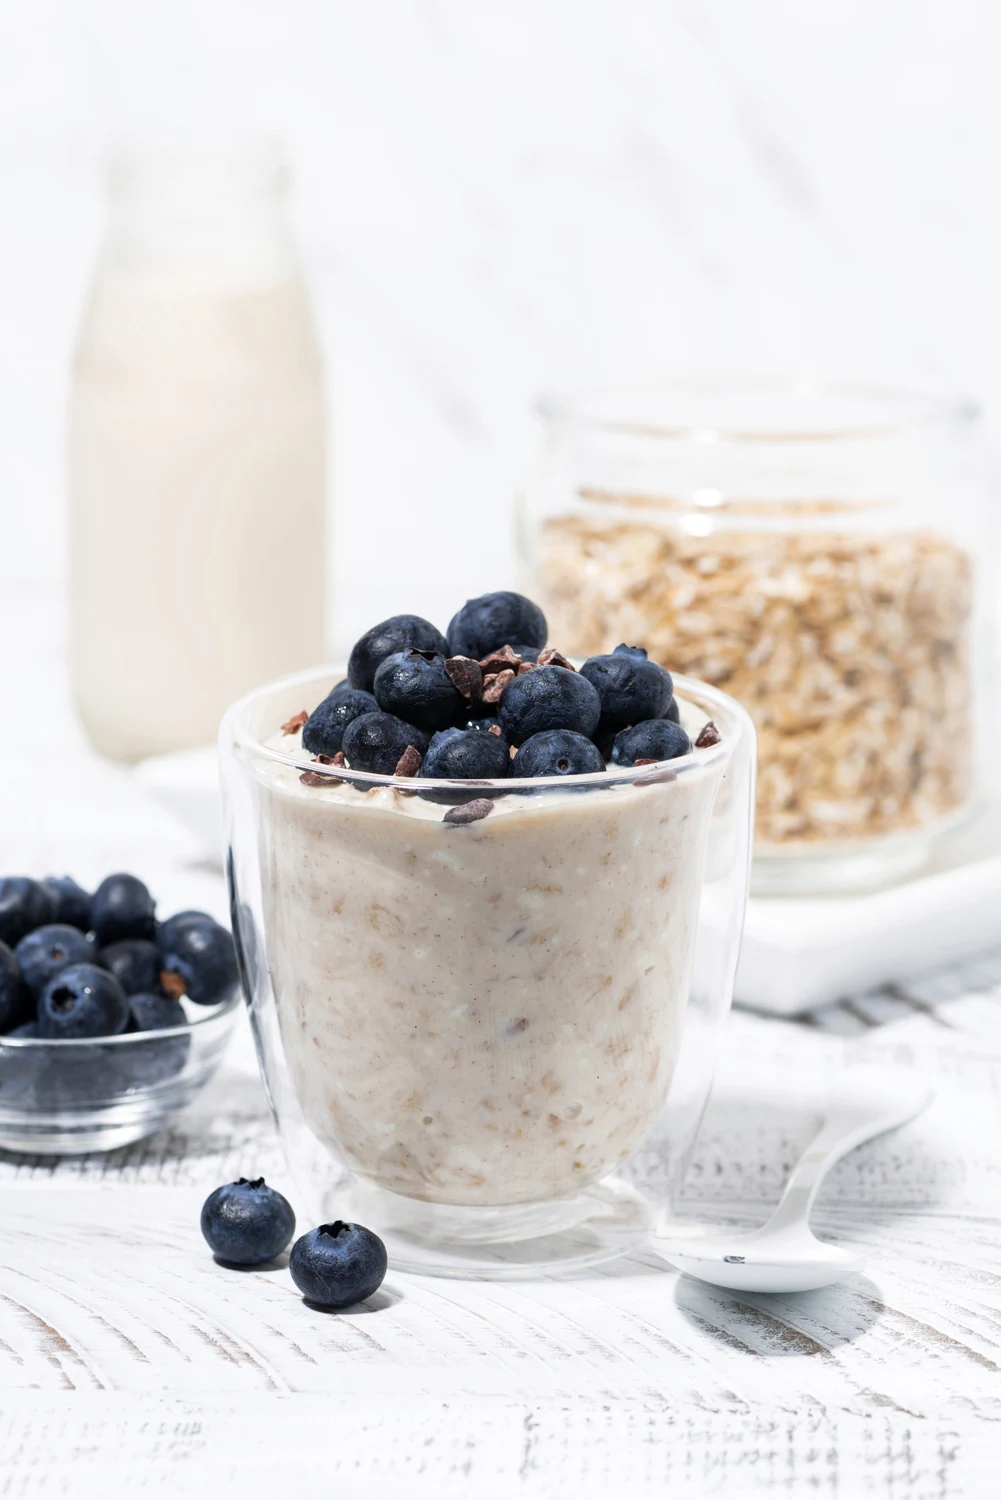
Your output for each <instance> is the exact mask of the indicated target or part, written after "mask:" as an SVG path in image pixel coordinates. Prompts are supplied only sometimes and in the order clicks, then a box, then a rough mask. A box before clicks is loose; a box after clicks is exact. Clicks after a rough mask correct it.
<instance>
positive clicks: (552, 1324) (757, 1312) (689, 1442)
mask: <svg viewBox="0 0 1001 1500" xmlns="http://www.w3.org/2000/svg"><path fill="white" fill-rule="evenodd" d="M978 973H981V971H980V970H976V971H971V972H970V973H969V974H968V975H967V977H966V981H965V982H957V976H956V975H955V974H954V975H952V976H945V977H937V978H933V979H932V980H929V981H928V983H927V985H926V986H925V987H924V992H925V993H926V995H927V1008H918V1009H915V1008H914V1007H908V1008H907V1009H906V1012H905V1013H904V1014H903V1018H899V1016H900V1013H899V1012H895V1013H894V1016H893V1018H891V1019H888V1020H887V1021H885V1022H882V1023H881V1022H880V1021H879V1020H878V1019H876V1020H872V1021H870V1022H869V1023H868V1024H866V1025H865V1026H864V1028H863V1030H861V1031H858V1032H853V1033H852V1034H851V1035H848V1036H844V1035H838V1034H836V1032H835V1031H834V1030H833V1029H828V1028H826V1027H825V1026H823V1025H822V1024H819V1023H818V1024H814V1025H800V1026H796V1025H790V1024H788V1023H784V1022H779V1021H771V1020H765V1019H762V1018H759V1017H755V1016H750V1015H745V1014H737V1015H735V1016H734V1017H733V1020H732V1024H731V1027H730V1032H729V1036H728V1042H727V1046H726V1049H725V1052H724V1056H723V1058H722V1060H721V1066H720V1078H719V1086H718V1089H717V1092H716V1096H715V1097H714V1101H713V1104H712V1106H711V1108H710V1111H709V1113H708V1115H707V1119H706V1122H705V1125H704V1128H703V1131H702V1135H701V1138H700V1142H699V1146H698V1150H697V1152H696V1157H695V1161H694V1162H693V1166H692V1170H691V1172H690V1174H689V1179H688V1184H687V1189H686V1192H687V1197H686V1201H685V1203H684V1204H683V1205H681V1211H682V1212H683V1213H684V1214H686V1215H689V1216H693V1217H700V1218H703V1219H711V1220H712V1221H714V1222H718V1223H724V1222H726V1223H734V1224H752V1223H755V1222H758V1221H760V1220H761V1219H762V1218H764V1216H765V1215H766V1213H767V1211H768V1207H769V1205H770V1204H772V1203H773V1202H774V1201H775V1200H776V1198H777V1197H778V1194H779V1192H780V1190H781V1185H782V1181H783V1179H784V1176H785V1174H786V1172H787V1171H788V1169H789V1166H790V1165H791V1163H792V1161H793V1160H794V1158H795V1156H796V1154H797V1153H798V1151H799V1150H800V1148H801V1147H802V1145H803V1144H804V1142H805V1140H806V1139H807V1137H808V1136H809V1134H810V1131H811V1129H812V1127H813V1124H814V1123H815V1120H816V1113H815V1112H816V1109H817V1100H818V1096H819V1093H820V1092H822V1088H823V1080H824V1079H825V1077H829V1076H832V1075H833V1073H834V1072H835V1071H836V1070H837V1069H838V1068H839V1067H840V1066H842V1065H843V1064H844V1063H845V1062H849V1061H854V1060H857V1059H861V1058H867V1059H880V1060H887V1061H893V1062H896V1063H899V1064H903V1065H906V1066H912V1067H915V1068H918V1069H920V1070H921V1071H922V1072H923V1073H925V1074H927V1075H928V1076H929V1077H930V1078H932V1080H933V1081H934V1083H935V1085H936V1089H937V1094H936V1099H935V1101H934V1103H933V1105H932V1106H931V1108H930V1109H929V1110H928V1111H927V1112H926V1114H925V1115H924V1116H923V1117H922V1118H921V1119H919V1120H918V1121H915V1122H913V1123H912V1124H911V1125H910V1126H908V1127H906V1128H905V1129H903V1130H901V1131H899V1132H896V1133H895V1134H893V1135H891V1136H889V1137H887V1138H885V1139H884V1140H881V1141H875V1142H871V1143H869V1144H868V1145H867V1146H865V1147H863V1148H861V1149H860V1150H858V1151H856V1152H854V1153H853V1154H852V1155H851V1156H850V1157H848V1158H846V1159H845V1160H844V1161H843V1162H842V1163H840V1164H839V1166H838V1167H837V1168H836V1169H835V1171H834V1172H833V1173H832V1174H831V1177H830V1178H829V1179H828V1182H827V1184H826V1186H825V1188H824V1190H823V1194H822V1197H821V1200H820V1203H819V1205H818V1209H817V1213H816V1216H815V1224H816V1227H817V1228H818V1230H819V1231H820V1232H821V1233H822V1234H826V1235H828V1236H830V1237H831V1238H833V1239H836V1240H841V1241H844V1242H845V1243H848V1244H852V1245H855V1246H858V1247H860V1248H861V1249H862V1250H863V1251H864V1253H865V1254H866V1255H867V1256H868V1258H869V1267H868V1270H867V1272H866V1274H865V1275H862V1276H859V1277H856V1278H854V1279H853V1280H852V1281H850V1282H848V1283H847V1284H845V1285H844V1286H842V1287H835V1288H830V1289H828V1290H826V1291H821V1292H813V1293H803V1294H800V1295H796V1296H788V1297H767V1296H761V1295H740V1296H738V1295H734V1294H731V1293H727V1292H722V1291H718V1290H716V1289H714V1288H710V1287H706V1286H702V1285H701V1284H699V1283H697V1282H694V1281H691V1280H689V1279H687V1278H683V1277H678V1276H677V1275H676V1274H675V1273H674V1272H673V1271H670V1270H667V1269H665V1268H664V1267H663V1265H662V1264H661V1263H660V1262H659V1260H658V1257H657V1256H656V1254H655V1252H653V1251H651V1252H648V1253H646V1254H644V1255H641V1256H638V1257H633V1258H630V1259H628V1260H625V1261H623V1262H621V1263H619V1264H617V1265H615V1266H612V1267H608V1268H605V1269H603V1270H601V1271H598V1272H591V1273H588V1274H586V1275H579V1276H573V1277H569V1276H568V1277H561V1278H552V1279H545V1280H542V1279H540V1280H539V1281H537V1282H528V1283H518V1284H517V1285H512V1286H503V1285H498V1284H490V1283H486V1284H476V1283H469V1282H447V1281H441V1280H434V1279H430V1278H427V1279H424V1278H419V1277H413V1276H405V1275H401V1274H399V1273H396V1272H394V1271H392V1270H391V1271H390V1275H389V1277H388V1278H387V1282H386V1284H385V1286H384V1287H383V1289H382V1290H381V1291H380V1292H379V1293H378V1294H377V1295H376V1296H375V1298H373V1299H372V1300H371V1301H370V1303H368V1304H366V1305H365V1306H363V1307H362V1308H359V1309H356V1310H353V1311H350V1312H348V1313H343V1314H337V1315H323V1314H319V1313H317V1312H315V1311H313V1310H311V1309H309V1308H307V1307H306V1306H305V1304H304V1303H303V1302H302V1301H301V1299H300V1298H299V1297H298V1295H297V1293H296V1292H295V1289H294V1287H293V1286H292V1284H291V1281H290V1278H289V1276H288V1272H287V1269H286V1268H285V1266H284V1264H279V1265H277V1266H275V1267H270V1268H267V1269H264V1270H260V1271H251V1272H239V1271H233V1270H227V1269H224V1268H222V1267H219V1266H217V1265H216V1264H215V1263H214V1262H213V1260H212V1259H211V1257H210V1256H209V1254H208V1253H207V1251H206V1249H205V1246H204V1244H203V1242H202V1240H201V1237H200V1234H199V1231H198V1226H197V1219H198V1209H199V1207H200V1204H201V1201H202V1199H203V1197H204V1196H205V1193H206V1192H207V1191H208V1189H209V1188H210V1187H212V1186H214V1185H215V1184H216V1183H218V1182H219V1181H221V1180H224V1179H226V1178H228V1177H232V1176H234V1175H238V1174H239V1173H241V1172H251V1171H253V1172H259V1171H263V1172H264V1173H265V1175H267V1176H269V1177H270V1178H271V1179H272V1180H274V1181H275V1182H276V1183H281V1182H282V1181H283V1178H284V1169H283V1164H282V1160H281V1155H280V1152H279V1149H278V1146H277V1142H276V1140H275V1137H274V1134H273V1131H272V1129H271V1124H270V1121H269V1119H268V1116H267V1112H266V1108H265V1104H264V1099H263V1094H262V1091H261V1089H260V1085H259V1083H258V1081H257V1078H256V1074H255V1071H254V1064H253V1058H252V1056H251V1054H250V1051H249V1041H248V1037H247V1035H246V1032H245V1031H241V1033H240V1035H239V1037H238V1039H237V1043H236V1046H235V1047H234V1049H233V1051H232V1053H231V1054H230V1057H229V1058H228V1060H227V1063H226V1066H225V1070H224V1073H223V1074H222V1075H220V1078H219V1080H218V1082H217V1084H216V1085H214V1086H213V1087H212V1088H211V1089H210V1090H209V1091H208V1092H207V1093H206V1095H203V1097H202V1098H201V1099H200V1100H199V1101H197V1102H196V1104H195V1105H193V1106H192V1108H191V1109H190V1110H189V1111H188V1113H187V1115H186V1116H185V1117H184V1119H183V1120H182V1121H181V1122H179V1123H178V1125H177V1127H176V1128H175V1129H174V1130H173V1131H170V1132H168V1133H166V1134H164V1135H163V1136H161V1137H158V1138H154V1139H152V1140H151V1141H148V1142H146V1143H142V1144H141V1145H138V1146H134V1147H131V1148H128V1149H126V1150H123V1151H121V1152H115V1153H111V1154H109V1155H107V1156H102V1157H98V1156H94V1157H83V1158H77V1159H75V1160H72V1159H67V1160H64V1161H60V1162H51V1161H44V1160H43V1159H40V1158H30V1157H5V1158H4V1159H3V1160H2V1161H0V1225H2V1226H3V1247H4V1256H3V1259H4V1269H3V1275H2V1278H0V1392H2V1393H3V1399H2V1403H0V1413H2V1416H0V1454H3V1455H4V1456H5V1460H6V1466H7V1477H6V1478H5V1479H4V1480H3V1482H2V1485H0V1495H3V1496H4V1497H6V1496H8V1495H10V1496H17V1495H35V1494H38V1495H41V1496H44V1495H47V1494H56V1493H59V1494H63V1493H68V1492H70V1491H69V1490H68V1489H67V1486H68V1485H70V1481H72V1484H71V1485H70V1488H71V1491H72V1493H73V1494H74V1496H76V1495H79V1496H82V1497H87V1496H89V1495H91V1494H93V1495H95V1496H96V1495H98V1494H100V1495H101V1496H102V1500H103V1497H104V1496H106V1495H108V1494H112V1495H117V1494H119V1493H121V1494H125V1493H129V1494H133V1493H134V1494H139V1495H150V1494H164V1495H172V1494H188V1493H191V1494H194V1493H202V1492H206V1493H207V1492H209V1489H210V1488H211V1490H212V1492H213V1493H215V1494H220V1495H224V1496H228V1495H230V1494H232V1495H234V1496H235V1495H237V1494H239V1495H241V1496H245V1497H254V1496H257V1495H261V1496H264V1495H265V1494H267V1495H269V1496H270V1495H272V1494H273V1493H274V1492H275V1491H274V1486H275V1484H276V1483H278V1482H279V1480H281V1482H282V1484H283V1485H286V1484H291V1483H294V1482H299V1481H301V1482H306V1481H308V1479H309V1478H310V1476H313V1475H315V1474H316V1473H318V1472H322V1474H323V1475H324V1477H325V1478H327V1479H329V1480H330V1481H331V1482H332V1483H333V1482H334V1481H338V1482H339V1481H344V1480H347V1479H350V1481H351V1487H352V1493H354V1494H362V1495H365V1496H368V1495H373V1496H376V1495H383V1494H385V1495H406V1496H409V1495H413V1496H415V1497H417V1500H420V1497H422V1496H423V1495H425V1494H427V1495H430V1494H432V1493H433V1494H435V1495H436V1496H439V1497H440V1496H442V1495H452V1494H456V1495H464V1494H468V1493H469V1492H470V1490H472V1489H474V1488H475V1489H476V1490H477V1491H479V1492H481V1493H482V1494H484V1495H486V1496H493V1495H498V1496H501V1495H508V1494H519V1495H520V1494H524V1495H534V1494H539V1495H545V1496H548V1495H554V1496H562V1495H564V1494H565V1495H571V1494H573V1495H585V1496H586V1495H590V1494H592V1493H593V1494H598V1493H599V1492H600V1493H602V1494H603V1495H607V1494H608V1493H609V1490H610V1489H611V1490H612V1492H613V1493H618V1492H621V1490H622V1488H623V1487H628V1488H630V1489H632V1490H637V1491H639V1492H640V1493H642V1494H651V1495H654V1494H658V1495H659V1494H662V1493H671V1494H672V1495H674V1494H681V1495H693V1496H695V1495H736V1496H742V1495H745V1494H746V1495H756V1494H769V1493H775V1494H780V1493H781V1494H786V1495H788V1494H793V1495H800V1494H802V1495H812V1494H823V1495H828V1496H833V1497H837V1500H852V1497H854V1496H856V1495H863V1494H874V1495H879V1496H883V1497H894V1500H895V1497H898V1496H908V1497H912V1496H917V1497H922V1500H924V1497H928V1500H932V1497H935V1500H939V1497H950V1500H951V1497H953V1496H957V1497H959V1496H963V1497H965V1496H976V1497H979V1496H981V1495H983V1496H985V1497H986V1496H988V1495H993V1494H994V1493H995V1486H994V1481H993V1479H992V1477H991V1473H992V1470H991V1454H992V1453H993V1452H994V1451H996V1445H997V1443H998V1441H999V1440H1001V1426H999V1424H1001V1256H999V1252H998V1246H999V1244H1001V1154H999V1149H998V1140H999V1133H998V1080H999V1066H1001V1006H999V1004H998V1000H999V998H1001V997H999V993H998V992H997V990H996V989H995V988H992V986H991V984H990V983H989V982H980V981H978V979H977V974H978ZM960 978H961V976H960ZM981 980H982V973H981Z"/></svg>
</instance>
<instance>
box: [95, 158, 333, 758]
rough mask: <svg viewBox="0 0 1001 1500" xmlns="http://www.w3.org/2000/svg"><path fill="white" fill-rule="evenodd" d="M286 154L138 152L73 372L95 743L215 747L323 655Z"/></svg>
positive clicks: (315, 415) (320, 567)
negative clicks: (260, 694)
mask: <svg viewBox="0 0 1001 1500" xmlns="http://www.w3.org/2000/svg"><path fill="white" fill-rule="evenodd" d="M287 186H288V174H287V170H286V166H285V162H284V159H283V157H282V155H281V153H280V151H279V150H278V149H277V148H273V147H268V146H266V145H263V144H254V145H244V146H239V147H230V148H227V149H224V150H214V151H213V150H204V151H196V150H192V151H185V150H175V149H152V148H131V147H130V148H125V149H121V150H119V151H117V152H116V153H115V154H114V156H113V158H112V161H111V164H110V172H109V195H108V225H107V234H106V237H105V241H104V244H103V247H102V249H101V253H100V257H99V260H98V265H97V269H96V273H95V276H94V279H93V283H92V286H91V290H90V296H89V301H88V305H87V309H86V313H85V316H84V320H83V327H82V330H81V334H80V340H79V346H78V349H77V354H76V360H75V365H74V370H73V378H72V392H71V403H70V438H69V464H70V471H69V509H70V517H69V522H70V524H69V577H70V621H69V626H70V628H69V654H70V673H71V679H72V686H73V691H74V695H75V699H76V703H77V707H78V709H79V712H80V715H81V718H82V720H83V723H84V726H85V728H86V730H87V733H88V734H89V736H90V738H91V740H92V741H93V743H94V745H95V746H96V748H97V749H98V750H99V751H101V752H102V753H103V754H105V755H109V756H112V757H114V758H116V759H119V760H126V761H129V760H138V759H140V758H141V757H143V756H146V755H153V754H158V753H162V752H167V751H171V750H179V749H183V748H186V747H190V746H196V745H207V744H210V743H212V742H213V741H214V739H215V736H216V732H217V730H218V725H219V720H220V718H221V716H222V713H223V710H224V709H225V708H226V706H227V705H228V704H229V703H231V702H232V701H233V700H234V699H236V698H238V697H240V696H241V694H243V693H245V692H246V691H247V690H248V689H249V688H251V687H253V686H254V685H255V684H256V683H259V682H267V681H270V680H271V679H273V678H274V677H276V676H279V675H281V674H282V673H285V672H288V671H291V670H295V669H296V668H300V667H304V666H308V665H310V664H311V663H313V662H315V661H317V660H321V659H322V657H323V646H324V509H325V507H324V411H323V387H322V373H321V366H320V358H319V353H318V349H317V344H316V339H315V336H314V330H313V323H312V318H311V314H310V308H309V303H308V300H307V295H306V288H305V285H304V283H303V280H302V276H301V274H300V272H299V268H298V264H297V260H296V255H295V249H294V245H293V242H292V238H291V235H290V231H289V228H288V226H287V224H286V221H285V212H284V210H285V198H286V193H287Z"/></svg>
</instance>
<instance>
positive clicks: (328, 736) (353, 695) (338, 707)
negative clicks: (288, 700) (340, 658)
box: [302, 682, 379, 756]
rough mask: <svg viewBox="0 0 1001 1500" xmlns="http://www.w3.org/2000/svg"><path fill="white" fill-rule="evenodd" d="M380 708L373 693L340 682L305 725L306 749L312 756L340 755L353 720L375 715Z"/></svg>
mask: <svg viewBox="0 0 1001 1500" xmlns="http://www.w3.org/2000/svg"><path fill="white" fill-rule="evenodd" d="M378 707H379V705H378V703H377V702H376V701H375V699H374V698H373V696H372V694H371V693H364V692H362V690H361V688H353V687H348V685H347V683H345V682H339V683H338V684H337V686H336V687H335V688H332V689H331V691H330V692H329V693H328V694H327V696H326V697H325V698H324V700H323V702H322V703H318V704H317V706H316V707H315V708H314V709H313V712H312V713H311V714H310V716H309V718H308V719H307V720H306V722H305V724H304V725H303V727H302V744H303V749H304V750H308V751H309V753H310V755H330V756H334V755H336V754H337V752H338V750H340V748H341V743H342V741H343V739H344V731H345V729H347V727H348V725H349V724H350V723H351V721H352V719H357V718H358V716H359V715H360V714H370V713H374V712H375V711H376V709H378Z"/></svg>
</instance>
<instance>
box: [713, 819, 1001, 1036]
mask: <svg viewBox="0 0 1001 1500" xmlns="http://www.w3.org/2000/svg"><path fill="white" fill-rule="evenodd" d="M996 947H1001V804H997V805H994V806H991V807H990V808H988V809H987V810H986V811H985V812H984V814H983V815H982V816H981V817H979V818H978V819H977V820H976V822H975V824H974V825H973V826H972V827H971V828H969V829H966V830H963V831H961V832H959V833H956V834H953V835H951V836H950V838H949V839H948V840H947V841H943V844H942V848H941V850H940V852H939V853H938V854H937V855H936V856H935V858H934V859H933V860H932V861H930V862H929V865H928V866H927V867H926V868H925V869H924V870H922V871H919V872H918V873H917V874H916V875H915V876H913V877H912V878H911V879H909V880H906V881H903V882H901V884H900V885H895V886H891V887H890V888H889V889H887V890H882V891H875V892H873V893H872V894H871V895H866V896H831V897H815V896H797V897H778V896H756V897H752V899H751V901H750V902H749V904H748V909H747V921H746V924H745V927H744V941H743V944H742V947H741V950H740V963H739V965H738V968H737V987H736V999H737V1002H738V1004H741V1005H747V1006H750V1007H752V1008H753V1009H755V1010H765V1011H771V1012H772V1013H773V1014H775V1015H781V1016H792V1015H797V1014H798V1013H799V1012H800V1011H804V1010H811V1009H813V1008H814V1007H815V1006H818V1005H824V1004H827V1003H829V1002H830V1001H832V1000H840V999H842V998H843V997H844V996H846V995H850V994H853V993H856V992H858V991H859V990H865V989H871V988H873V987H874V986H876V985H883V984H890V983H893V982H894V981H896V982H900V981H901V980H907V979H913V978H914V977H915V976H916V975H918V974H924V973H928V972H929V971H930V970H932V969H936V968H939V967H942V966H944V965H946V964H949V963H952V962H954V961H955V960H956V959H960V958H966V957H969V956H971V955H973V954H976V953H982V952H986V951H987V950H988V949H990V948H996Z"/></svg>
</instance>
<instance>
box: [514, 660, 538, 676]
mask: <svg viewBox="0 0 1001 1500" xmlns="http://www.w3.org/2000/svg"><path fill="white" fill-rule="evenodd" d="M534 670H535V662H534V661H523V662H519V663H518V676H519V677H524V675H525V673H526V672H533V671H534Z"/></svg>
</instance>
